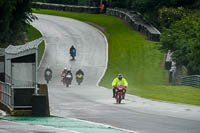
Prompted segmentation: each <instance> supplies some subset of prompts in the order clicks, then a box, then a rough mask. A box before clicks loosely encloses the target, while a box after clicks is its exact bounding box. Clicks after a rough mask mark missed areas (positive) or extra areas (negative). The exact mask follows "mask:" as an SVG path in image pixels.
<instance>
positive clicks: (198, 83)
mask: <svg viewBox="0 0 200 133" xmlns="http://www.w3.org/2000/svg"><path fill="white" fill-rule="evenodd" d="M181 84H182V85H186V86H193V87H196V88H200V75H191V76H185V77H182V78H181Z"/></svg>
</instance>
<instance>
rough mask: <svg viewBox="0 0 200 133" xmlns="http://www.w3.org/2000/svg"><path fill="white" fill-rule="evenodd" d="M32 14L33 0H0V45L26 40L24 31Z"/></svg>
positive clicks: (4, 45)
mask: <svg viewBox="0 0 200 133" xmlns="http://www.w3.org/2000/svg"><path fill="white" fill-rule="evenodd" d="M32 19H33V16H32V14H31V0H1V1H0V47H6V46H7V45H8V44H13V45H14V44H17V43H19V42H21V41H22V40H24V32H25V31H26V26H27V23H28V22H29V21H31V20H32Z"/></svg>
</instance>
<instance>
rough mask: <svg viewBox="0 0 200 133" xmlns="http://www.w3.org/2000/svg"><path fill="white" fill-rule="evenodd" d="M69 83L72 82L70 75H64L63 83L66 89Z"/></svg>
mask: <svg viewBox="0 0 200 133" xmlns="http://www.w3.org/2000/svg"><path fill="white" fill-rule="evenodd" d="M71 82H72V75H71V74H66V75H65V77H64V79H63V83H64V84H66V87H69V85H70V84H71Z"/></svg>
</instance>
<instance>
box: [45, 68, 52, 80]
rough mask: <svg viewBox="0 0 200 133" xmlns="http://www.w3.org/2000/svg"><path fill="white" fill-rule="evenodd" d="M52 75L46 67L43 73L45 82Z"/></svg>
mask: <svg viewBox="0 0 200 133" xmlns="http://www.w3.org/2000/svg"><path fill="white" fill-rule="evenodd" d="M52 74H53V72H52V70H51V69H50V67H49V66H47V68H46V69H45V71H44V77H45V80H46V81H47V80H48V81H49V80H51V78H52Z"/></svg>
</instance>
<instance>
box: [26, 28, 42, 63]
mask: <svg viewBox="0 0 200 133" xmlns="http://www.w3.org/2000/svg"><path fill="white" fill-rule="evenodd" d="M40 37H42V35H41V33H40V32H39V31H38V30H37V29H35V28H34V27H33V26H31V25H30V27H28V30H27V39H28V41H33V40H35V39H38V38H40ZM44 49H45V43H44V41H42V42H41V43H40V45H39V46H38V64H40V61H41V59H42V56H43V53H44Z"/></svg>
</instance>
